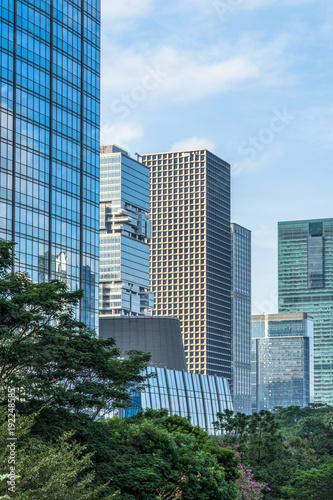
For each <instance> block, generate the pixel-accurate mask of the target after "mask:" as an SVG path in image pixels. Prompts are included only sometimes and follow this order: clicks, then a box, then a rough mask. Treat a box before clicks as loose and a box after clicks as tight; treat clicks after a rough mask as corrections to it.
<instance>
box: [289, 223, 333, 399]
mask: <svg viewBox="0 0 333 500" xmlns="http://www.w3.org/2000/svg"><path fill="white" fill-rule="evenodd" d="M297 311H301V312H308V313H309V314H311V315H312V316H313V317H314V387H315V402H318V403H328V404H333V219H316V220H303V221H289V222H280V223H279V312H281V313H285V312H297Z"/></svg>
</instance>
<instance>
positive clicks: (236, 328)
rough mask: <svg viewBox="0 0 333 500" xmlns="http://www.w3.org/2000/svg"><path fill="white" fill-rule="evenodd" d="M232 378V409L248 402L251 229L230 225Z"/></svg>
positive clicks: (241, 409) (245, 409)
mask: <svg viewBox="0 0 333 500" xmlns="http://www.w3.org/2000/svg"><path fill="white" fill-rule="evenodd" d="M231 249H232V250H231V261H232V265H231V275H232V286H231V302H232V343H231V345H232V378H231V393H232V400H233V404H234V409H235V411H239V412H242V413H246V414H250V413H251V411H252V404H251V384H250V377H251V231H249V230H248V229H245V228H244V227H242V226H239V225H238V224H231Z"/></svg>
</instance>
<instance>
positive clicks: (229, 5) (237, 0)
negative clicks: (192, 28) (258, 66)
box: [182, 0, 326, 17]
mask: <svg viewBox="0 0 333 500" xmlns="http://www.w3.org/2000/svg"><path fill="white" fill-rule="evenodd" d="M318 1H319V2H320V1H322V2H325V1H326V0H208V1H207V0H182V6H183V7H186V8H191V9H192V8H193V7H197V8H199V9H200V10H201V9H202V10H203V11H206V12H208V9H209V10H210V11H211V12H214V11H215V13H217V14H218V15H220V16H221V17H222V16H224V15H227V14H229V13H232V12H234V13H235V12H237V11H241V10H255V9H260V8H266V7H271V6H274V5H276V6H278V7H285V6H288V5H290V6H297V5H303V4H306V3H314V2H316V3H318Z"/></svg>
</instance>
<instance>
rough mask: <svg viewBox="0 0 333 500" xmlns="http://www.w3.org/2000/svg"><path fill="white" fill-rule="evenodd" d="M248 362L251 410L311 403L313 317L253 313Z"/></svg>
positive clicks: (296, 314) (295, 314) (303, 314)
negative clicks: (249, 364) (256, 314)
mask: <svg viewBox="0 0 333 500" xmlns="http://www.w3.org/2000/svg"><path fill="white" fill-rule="evenodd" d="M251 365H252V368H251V389H252V409H253V411H260V410H268V411H271V410H273V408H274V407H275V406H283V407H287V406H292V405H295V406H301V407H305V406H307V405H308V404H309V403H313V390H314V389H313V318H312V316H310V315H308V314H306V313H290V314H267V315H264V314H263V315H259V316H252V353H251Z"/></svg>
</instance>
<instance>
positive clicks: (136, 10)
mask: <svg viewBox="0 0 333 500" xmlns="http://www.w3.org/2000/svg"><path fill="white" fill-rule="evenodd" d="M151 3H152V1H151V0H116V1H112V0H102V5H101V18H102V22H103V23H105V22H106V21H114V20H115V19H126V18H131V17H144V16H146V15H147V14H148V12H149V11H150V7H151Z"/></svg>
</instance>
